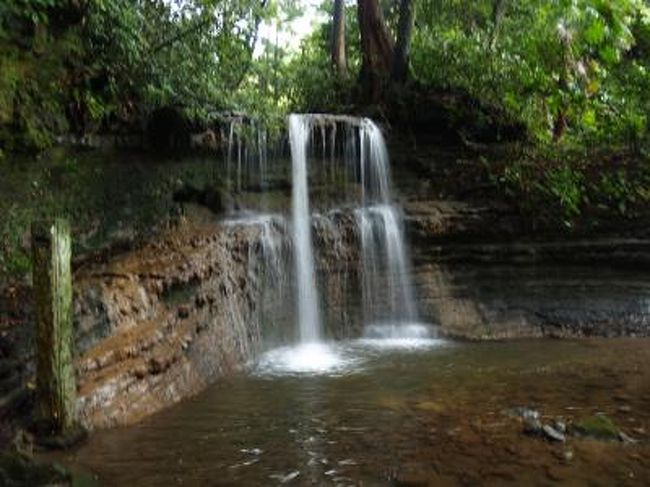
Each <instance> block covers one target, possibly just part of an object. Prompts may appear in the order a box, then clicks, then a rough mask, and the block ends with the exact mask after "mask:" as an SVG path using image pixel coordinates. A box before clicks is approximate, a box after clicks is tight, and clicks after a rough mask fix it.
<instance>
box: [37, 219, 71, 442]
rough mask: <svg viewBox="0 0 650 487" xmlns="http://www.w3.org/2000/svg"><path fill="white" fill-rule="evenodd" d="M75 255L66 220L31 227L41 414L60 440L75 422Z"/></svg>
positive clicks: (38, 400) (38, 390)
mask: <svg viewBox="0 0 650 487" xmlns="http://www.w3.org/2000/svg"><path fill="white" fill-rule="evenodd" d="M71 252H72V250H71V239H70V225H69V223H68V222H67V221H66V220H64V219H61V218H57V219H54V220H49V221H37V222H34V223H33V224H32V259H33V262H32V263H33V271H32V272H33V282H34V301H35V305H36V343H37V351H36V353H37V357H36V374H37V376H36V387H37V414H38V416H39V420H40V421H42V422H43V423H45V424H46V425H48V426H49V427H50V428H51V431H50V433H51V434H55V435H56V434H66V433H67V432H69V431H70V430H71V429H72V427H73V425H74V423H75V419H76V418H75V396H76V385H75V378H74V369H73V362H72V340H73V325H72V276H71V271H70V259H71Z"/></svg>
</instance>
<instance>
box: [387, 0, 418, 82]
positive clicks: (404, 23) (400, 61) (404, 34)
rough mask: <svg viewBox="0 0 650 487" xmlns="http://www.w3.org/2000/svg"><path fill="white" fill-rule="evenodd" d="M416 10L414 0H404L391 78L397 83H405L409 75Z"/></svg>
mask: <svg viewBox="0 0 650 487" xmlns="http://www.w3.org/2000/svg"><path fill="white" fill-rule="evenodd" d="M414 19H415V10H414V8H413V0H402V1H401V3H400V7H399V23H398V25H397V43H396V44H395V53H394V55H393V70H392V73H391V78H392V80H393V81H394V82H396V83H403V82H404V81H406V78H407V77H408V71H409V51H410V47H411V34H412V32H413V20H414Z"/></svg>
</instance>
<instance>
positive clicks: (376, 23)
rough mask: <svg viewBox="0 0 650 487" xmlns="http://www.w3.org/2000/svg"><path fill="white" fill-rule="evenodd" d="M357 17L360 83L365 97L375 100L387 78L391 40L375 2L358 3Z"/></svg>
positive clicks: (367, 0) (390, 62) (363, 1)
mask: <svg viewBox="0 0 650 487" xmlns="http://www.w3.org/2000/svg"><path fill="white" fill-rule="evenodd" d="M357 15H358V18H359V32H360V34H361V57H362V63H361V73H360V78H359V81H360V83H361V86H362V88H363V89H364V90H365V94H366V96H367V98H369V100H371V101H376V100H377V99H378V98H379V96H380V94H381V88H382V85H383V83H384V82H385V81H386V80H387V79H388V77H389V75H390V71H391V64H392V60H393V41H392V39H391V37H390V34H389V33H388V28H387V27H386V22H385V20H384V15H383V14H382V11H381V7H380V5H379V3H378V0H358V4H357Z"/></svg>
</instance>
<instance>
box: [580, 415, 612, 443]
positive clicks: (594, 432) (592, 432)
mask: <svg viewBox="0 0 650 487" xmlns="http://www.w3.org/2000/svg"><path fill="white" fill-rule="evenodd" d="M574 428H575V430H576V432H577V433H578V434H580V435H582V436H588V437H591V438H598V439H601V440H617V439H618V433H619V431H618V428H617V427H616V424H615V423H614V421H612V420H611V419H610V418H609V417H607V416H605V415H604V414H598V415H595V416H589V417H588V418H584V419H581V420H580V421H578V422H577V423H575V425H574Z"/></svg>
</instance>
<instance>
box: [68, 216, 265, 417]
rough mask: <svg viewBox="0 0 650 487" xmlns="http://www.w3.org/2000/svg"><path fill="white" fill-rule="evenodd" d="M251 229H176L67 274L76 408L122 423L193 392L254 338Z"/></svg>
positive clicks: (239, 357) (239, 356)
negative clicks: (71, 289)
mask: <svg viewBox="0 0 650 487" xmlns="http://www.w3.org/2000/svg"><path fill="white" fill-rule="evenodd" d="M256 231H257V230H256V229H255V228H251V227H247V228H240V229H235V230H229V231H226V230H225V229H224V228H223V227H219V226H216V225H215V226H213V227H205V228H202V229H185V231H176V232H174V234H170V235H168V236H167V237H164V238H162V239H161V240H159V241H158V242H154V243H151V244H149V245H147V246H145V247H144V248H142V249H140V250H138V251H135V252H132V253H129V254H125V255H123V256H121V257H118V258H116V259H115V260H113V261H112V262H110V263H109V264H106V265H102V266H100V267H93V268H89V269H87V270H84V269H82V270H80V271H79V272H78V273H77V275H76V278H75V287H76V298H75V320H76V326H77V331H78V338H77V349H78V350H77V351H78V356H79V358H78V359H77V376H78V386H79V402H78V407H79V413H80V417H81V420H82V422H83V424H84V425H85V426H87V427H91V428H92V427H107V426H113V425H116V424H124V423H130V422H133V421H136V420H138V419H139V418H141V417H143V416H145V415H147V414H150V413H152V412H154V411H157V410H159V409H161V408H163V407H165V406H168V405H170V404H172V403H174V402H176V401H178V400H180V399H181V398H183V397H186V396H188V395H191V394H194V393H196V392H198V391H200V390H201V389H202V388H204V387H205V386H206V385H207V384H208V383H210V382H213V381H214V380H215V379H216V378H217V377H220V376H222V375H223V374H225V373H227V372H231V371H233V370H235V369H237V368H238V367H240V366H241V365H242V364H244V363H245V362H246V360H248V359H249V358H250V356H251V354H252V352H253V351H254V350H255V349H256V347H257V346H258V345H259V336H260V332H259V323H258V317H257V313H256V311H257V310H256V303H257V300H256V296H257V292H258V288H257V286H258V279H256V276H255V275H254V273H253V272H251V270H252V267H253V264H254V259H255V252H254V243H255V241H256V237H257V236H256Z"/></svg>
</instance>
